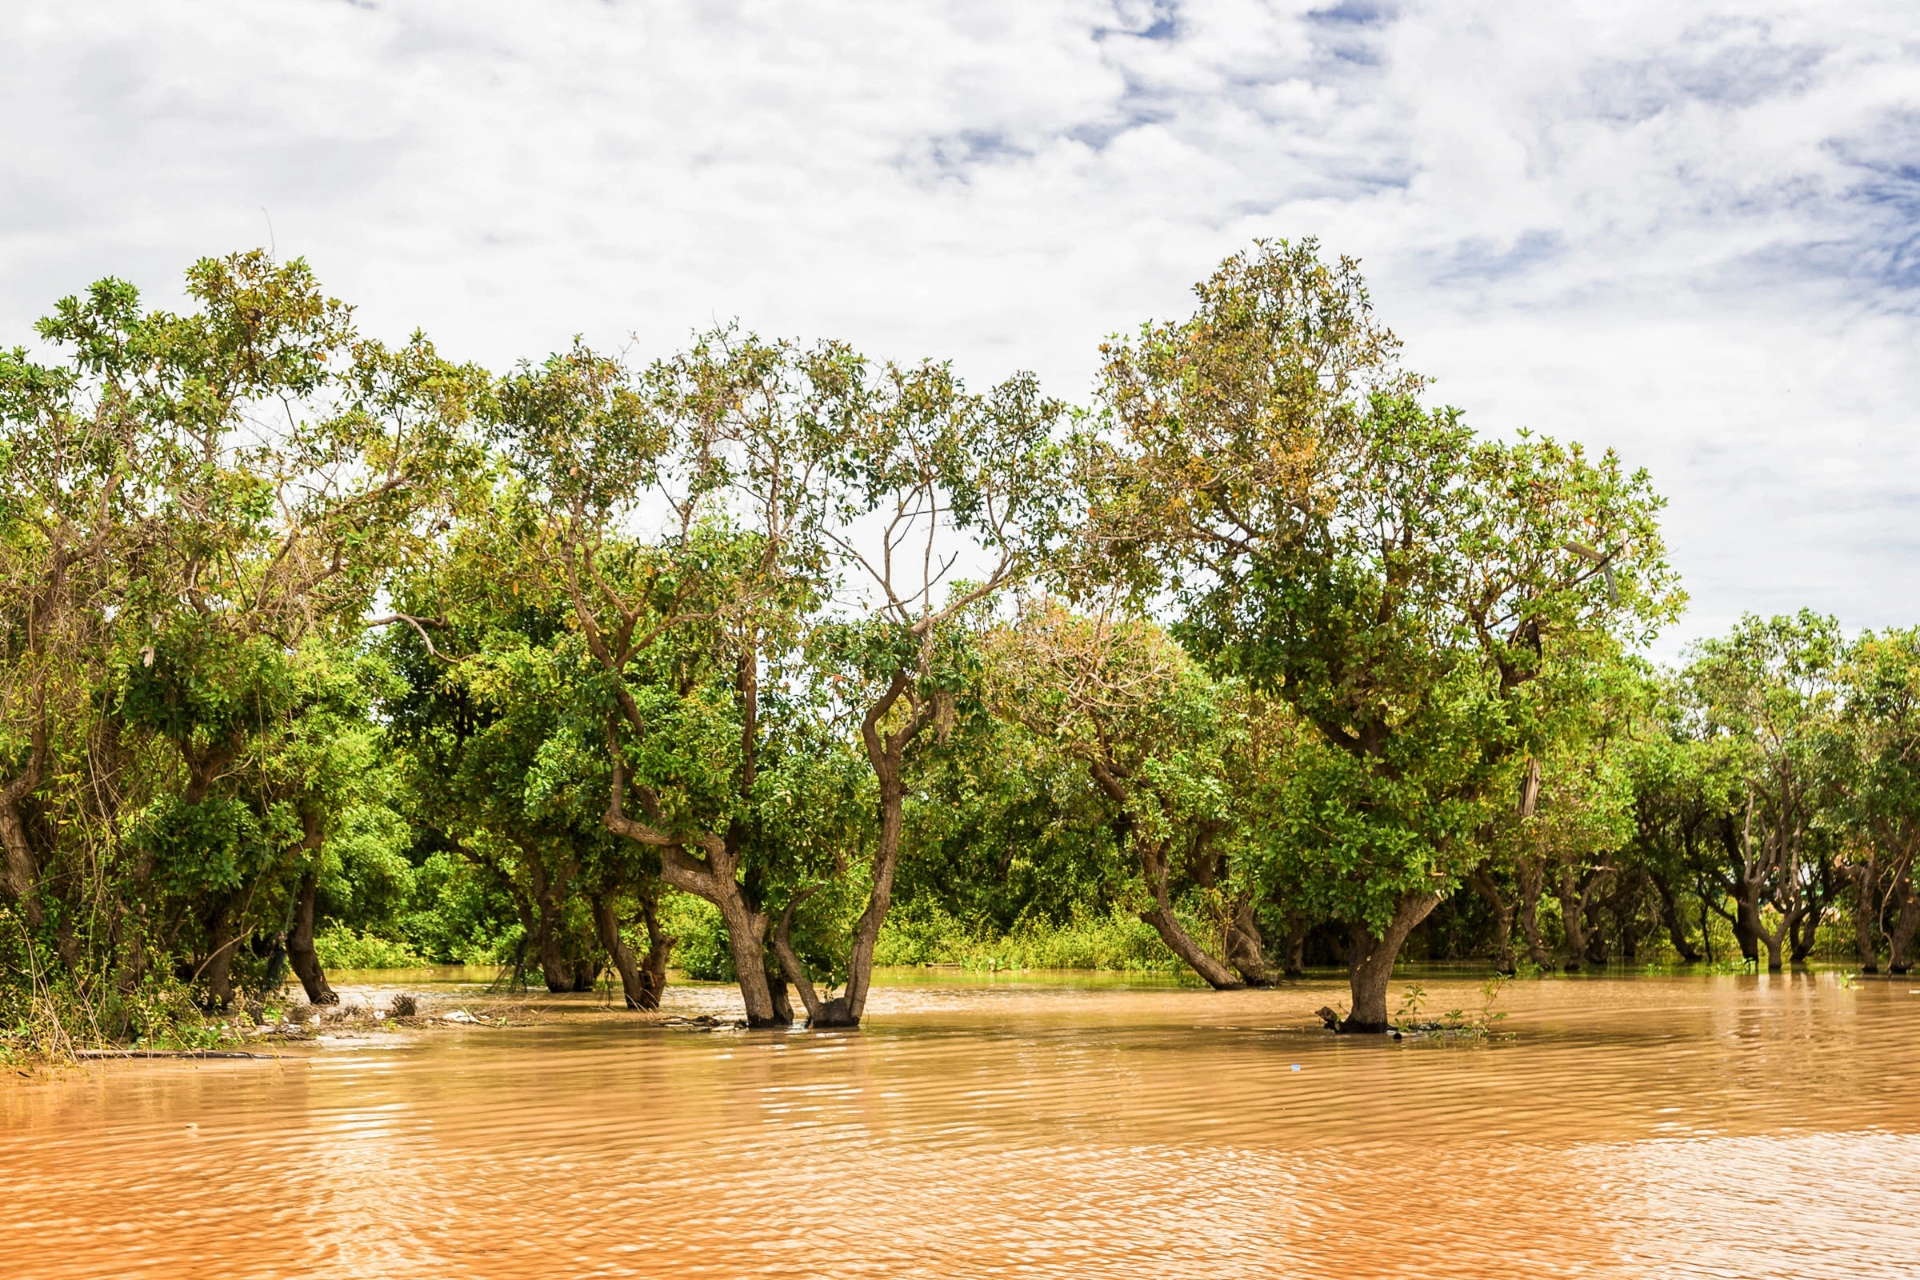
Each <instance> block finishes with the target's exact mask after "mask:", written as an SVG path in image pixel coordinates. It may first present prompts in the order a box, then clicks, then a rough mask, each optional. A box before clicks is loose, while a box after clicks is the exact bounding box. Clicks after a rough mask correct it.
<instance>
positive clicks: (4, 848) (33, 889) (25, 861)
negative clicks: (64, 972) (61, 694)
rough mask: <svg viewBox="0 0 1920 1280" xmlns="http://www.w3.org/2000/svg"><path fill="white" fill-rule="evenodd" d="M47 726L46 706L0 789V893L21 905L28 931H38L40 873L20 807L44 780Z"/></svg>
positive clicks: (45, 772) (39, 918)
mask: <svg viewBox="0 0 1920 1280" xmlns="http://www.w3.org/2000/svg"><path fill="white" fill-rule="evenodd" d="M47 736H48V724H47V715H46V710H45V704H44V702H43V703H42V707H41V712H40V715H39V716H38V718H37V719H36V720H35V721H34V726H33V731H32V737H33V743H32V746H31V747H30V748H29V749H28V754H27V764H26V767H25V768H24V769H22V770H21V771H20V776H19V777H17V778H12V779H10V780H8V782H7V784H6V785H5V786H4V787H0V891H4V892H5V894H6V896H7V897H9V898H11V899H13V901H15V902H17V903H19V904H20V909H21V912H22V914H24V915H25V916H26V919H27V924H28V926H29V927H30V928H34V929H38V928H39V927H40V921H41V919H42V917H41V914H40V901H39V894H38V892H37V890H38V889H39V880H40V870H39V868H38V866H36V865H35V858H34V856H33V845H32V843H31V842H30V841H29V839H28V837H27V824H26V819H25V815H24V814H23V813H22V812H21V805H22V804H23V803H25V801H26V798H27V797H28V796H29V795H32V794H33V793H34V792H35V791H37V790H38V789H39V787H40V784H41V783H42V782H44V781H45V780H46V776H47Z"/></svg>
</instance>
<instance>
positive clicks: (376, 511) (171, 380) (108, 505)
mask: <svg viewBox="0 0 1920 1280" xmlns="http://www.w3.org/2000/svg"><path fill="white" fill-rule="evenodd" d="M187 285H188V293H189V296H190V297H191V298H192V299H193V300H194V301H195V302H196V304H198V308H199V309H198V310H196V311H194V312H191V313H188V314H184V315H172V314H169V313H165V312H160V311H147V310H144V309H143V308H142V307H141V305H140V300H139V296H138V294H137V292H136V291H135V290H134V289H133V288H132V287H131V286H130V285H127V284H125V283H123V282H120V281H115V280H106V281H101V282H100V283H98V284H96V285H95V286H94V287H93V288H92V289H91V290H90V291H89V292H88V293H87V294H86V295H85V297H84V298H82V297H72V298H67V299H63V300H62V301H61V302H60V303H59V304H58V305H57V306H56V308H55V310H54V313H53V314H52V315H51V316H49V317H48V318H47V319H46V320H44V321H42V322H41V324H40V325H39V335H40V337H41V339H42V340H43V341H44V342H46V343H47V344H49V345H51V346H52V347H53V348H55V349H56V350H58V351H61V352H63V353H64V362H63V363H58V364H49V365H40V364H35V363H34V362H32V361H31V360H29V359H28V357H27V356H26V354H25V353H24V352H18V351H17V352H14V353H12V355H11V356H9V357H8V358H7V360H6V361H5V367H4V370H0V375H3V376H0V382H3V383H4V386H5V392H4V397H0V398H3V399H4V405H0V408H4V413H5V418H6V423H7V433H8V434H7V439H8V453H9V458H10V460H17V461H18V464H19V465H17V466H14V465H10V466H9V468H8V480H7V484H8V486H9V489H8V498H7V501H6V504H5V506H6V511H7V520H8V537H7V539H6V545H7V546H8V548H9V552H10V555H9V563H8V571H7V583H8V586H7V590H8V592H9V596H10V598H9V600H8V601H7V604H8V606H9V607H8V609H7V614H8V616H9V617H10V618H12V617H21V618H22V619H23V620H24V621H25V624H26V625H25V626H24V627H23V628H22V629H21V631H20V632H19V633H17V634H18V636H19V642H20V645H21V648H20V653H21V657H22V659H23V660H22V661H20V662H19V663H18V664H15V663H12V662H10V663H9V664H8V680H9V683H10V687H9V689H8V691H7V694H6V697H5V702H6V705H7V708H8V712H9V714H10V715H13V716H15V717H18V718H17V719H16V720H15V721H14V723H16V724H23V725H24V726H25V727H26V732H25V735H24V736H25V738H26V740H27V742H28V743H29V744H30V745H29V747H28V749H27V750H26V752H25V753H24V754H25V758H24V760H23V761H22V762H21V768H20V769H19V770H18V773H17V775H15V776H12V777H10V778H9V780H8V784H7V786H6V787H5V797H6V804H5V805H4V806H0V807H10V808H11V814H10V816H0V834H4V835H5V836H6V837H7V838H8V840H9V845H8V853H9V862H8V868H9V873H8V877H7V879H8V881H9V888H10V889H22V888H24V889H25V892H26V897H25V898H23V899H22V901H25V902H29V905H28V907H27V914H28V915H29V917H35V916H40V915H44V912H42V911H41V907H42V905H44V904H45V902H46V901H47V900H48V899H49V897H51V898H52V899H55V900H59V899H62V898H64V901H63V902H61V903H60V909H59V910H58V911H57V912H55V913H54V914H55V915H56V916H57V919H56V921H55V923H54V928H55V932H56V934H57V935H59V936H60V939H61V941H60V950H61V953H62V957H63V960H64V962H65V963H66V966H67V968H68V970H69V972H70V973H71V975H72V977H73V979H74V981H75V982H76V983H78V984H80V985H81V986H83V987H89V983H90V977H89V975H87V974H85V973H83V972H82V971H81V970H82V969H83V968H86V967H88V966H90V965H91V964H92V962H93V960H95V959H98V958H99V957H101V956H103V955H104V956H110V957H111V965H112V967H113V968H114V970H115V982H114V984H113V985H114V988H115V989H116V990H117V992H118V995H119V996H120V997H122V998H124V997H126V996H129V995H131V994H132V993H133V992H134V990H135V989H136V988H138V987H139V986H140V985H141V984H142V983H143V982H144V981H145V980H146V978H147V975H148V973H149V971H150V960H151V959H152V958H153V955H154V952H155V949H156V948H157V949H158V950H159V951H160V952H164V953H171V954H176V955H179V956H181V957H183V963H184V969H183V972H184V973H185V974H187V975H191V976H192V977H194V978H196V979H197V980H199V981H200V983H201V985H202V988H203V991H204V994H205V998H206V999H207V1001H208V1002H209V1003H210V1004H211V1005H213V1006H216V1007H224V1006H225V1005H226V1004H227V1003H228V1001H229V1000H231V998H232V996H233V988H232V981H231V969H232V966H233V964H234V963H235V961H236V959H237V958H238V957H239V956H240V954H241V951H242V948H243V947H246V946H248V945H249V944H250V943H251V942H253V941H255V940H256V939H257V938H259V937H260V936H262V935H268V936H273V937H275V938H281V935H284V934H287V931H288V929H289V928H291V930H292V932H291V935H290V936H288V937H285V938H283V939H282V943H285V944H290V945H291V946H292V947H293V948H294V952H295V954H294V956H293V958H294V960H295V967H296V970H297V971H299V972H300V975H301V977H302V980H303V982H306V983H307V985H308V991H309V995H310V996H311V997H312V998H313V999H315V1000H325V999H327V998H330V994H331V993H330V992H329V991H328V990H327V989H326V985H325V981H324V977H323V976H321V975H319V971H318V966H317V964H314V963H311V959H312V958H311V956H310V955H307V956H305V957H302V956H301V955H300V954H299V952H298V948H299V946H300V945H301V942H302V939H303V937H304V936H305V935H303V934H302V932H301V929H300V927H299V926H298V924H297V923H295V924H292V925H282V927H281V928H280V930H278V931H276V930H275V929H274V928H273V923H274V922H275V921H288V920H297V919H306V918H310V908H311V896H312V893H313V892H314V880H315V877H314V875H313V874H312V872H313V870H314V868H315V866H316V865H317V862H316V860H317V859H318V858H320V856H321V848H322V846H323V845H324V843H325V841H326V838H327V835H328V826H329V823H330V821H331V819H332V817H333V816H334V815H336V814H337V813H338V812H340V809H339V807H338V806H337V804H335V803H333V802H334V801H336V800H338V799H339V798H340V797H339V794H338V793H337V790H329V788H335V787H336V784H339V785H344V782H343V778H344V775H343V774H342V773H341V771H340V770H339V769H338V768H336V767H333V765H330V764H328V763H327V762H326V761H325V760H324V759H323V758H322V757H323V756H324V754H325V753H321V754H319V755H316V754H315V752H314V750H312V749H310V748H312V747H313V746H314V742H313V740H312V739H310V738H309V736H308V734H307V727H306V725H307V718H308V717H314V716H317V717H320V718H321V719H322V720H325V719H328V718H329V717H334V716H336V715H339V714H348V715H351V714H354V713H352V712H351V711H350V709H349V707H350V704H353V703H355V702H356V700H357V701H358V702H359V703H360V704H362V705H363V704H364V694H363V693H362V692H360V691H359V684H360V682H361V679H362V676H363V675H365V674H366V673H364V672H360V671H359V670H358V668H357V664H356V661H355V659H354V657H353V653H352V651H353V649H354V648H355V646H356V644H357V642H358V636H359V633H360V631H361V629H362V625H363V622H362V620H363V618H364V616H365V613H366V610H367V606H368V604H369V603H370V602H371V601H372V600H373V599H374V598H375V596H376V595H377V594H378V592H379V591H380V589H381V585H382V583H383V582H384V580H385V577H386V575H387V574H388V573H389V572H390V571H391V569H392V568H393V566H394V565H395V564H397V563H399V562H401V561H403V560H404V559H405V558H406V557H407V556H408V555H410V554H411V553H412V552H413V551H414V550H415V549H417V548H418V547H419V546H420V545H421V544H422V543H423V541H424V540H425V539H426V538H427V537H428V536H429V531H430V525H431V520H432V517H431V515H430V512H431V511H432V509H433V508H434V506H435V504H436V502H437V501H438V499H439V497H440V495H441V494H442V493H443V491H444V488H445V485H446V483H447V482H448V481H449V479H450V478H451V477H455V476H457V475H458V474H459V473H460V472H461V470H462V469H463V468H464V467H465V466H467V465H468V464H469V463H470V461H471V459H472V448H471V444H470V442H469V441H468V440H467V439H466V437H465V434H464V430H463V427H464V422H465V411H466V397H467V394H468V393H469V392H470V391H471V389H472V386H473V381H474V380H473V377H472V373H471V371H470V370H464V369H460V368H457V367H455V366H452V365H449V364H448V363H447V362H445V361H443V360H441V359H440V358H439V357H438V356H437V355H436V354H435V353H434V351H433V349H432V347H431V346H430V344H428V343H427V342H426V341H425V339H423V338H421V337H419V336H418V335H416V336H415V337H414V338H413V339H412V340H411V341H410V342H409V343H408V344H407V345H406V346H404V347H402V348H398V349H389V348H387V347H385V346H384V345H382V344H380V343H378V342H374V341H372V340H368V339H364V338H362V337H361V336H360V335H358V334H357V333H356V332H355V331H354V329H353V327H352V323H351V313H350V311H349V310H348V308H346V307H345V305H344V304H342V303H340V302H338V301H336V300H333V299H330V298H328V297H326V296H325V295H324V294H323V293H322V292H321V291H320V289H319V286H318V284H317V282H315V281H314V279H313V277H312V274H311V272H309V271H308V269H307V268H306V266H305V264H304V263H301V262H299V261H294V262H291V263H285V264H281V263H275V262H273V261H272V260H271V259H270V258H268V256H267V255H265V254H264V253H260V252H253V253H244V254H235V255H231V256H229V257H226V258H220V259H204V260H202V261H201V262H199V263H196V264H195V265H194V266H193V267H192V268H191V269H190V270H189V272H188V278H187ZM13 553H17V554H13ZM16 592H17V593H20V594H19V595H18V596H16V595H15V593H16ZM16 600H17V601H18V603H19V605H20V606H21V607H20V610H19V612H18V613H16V611H15V609H14V608H13V606H14V605H15V603H16ZM81 637H84V640H80V638H81ZM76 641H78V642H79V643H78V644H77V645H76V643H75V642H76ZM16 680H18V681H20V682H21V683H19V684H18V685H15V684H14V683H13V682H14V681H16ZM343 699H344V701H343ZM36 722H37V723H36ZM56 723H57V727H56ZM336 763H337V762H336ZM27 784H31V785H27ZM23 804H28V805H30V807H31V808H32V810H33V812H32V813H31V814H28V813H25V812H23V810H22V807H21V806H22V805H23ZM15 836H18V837H19V838H18V839H15V838H14V837H15ZM36 846H37V847H36ZM83 888H84V889H85V890H86V893H85V895H84V903H85V911H84V912H83V910H82V905H83V895H82V893H81V890H82V889H83ZM290 899H292V900H295V902H296V904H297V902H298V901H302V900H303V901H305V903H306V906H307V908H308V910H307V911H306V912H305V913H304V914H303V913H302V912H301V911H300V910H298V909H297V906H289V905H286V904H288V903H289V900H290ZM83 914H84V915H86V916H87V917H88V919H87V920H86V928H85V929H84V930H82V929H81V928H80V927H79V925H80V917H81V916H82V915H83ZM83 935H84V936H83ZM275 945H276V946H278V945H281V943H276V944H275ZM258 958H260V959H265V957H264V956H262V957H258ZM273 963H274V962H269V963H268V964H267V965H266V969H267V970H268V971H271V969H272V967H273ZM89 989H91V990H94V991H96V992H97V991H98V990H100V988H99V987H98V986H97V985H92V986H90V987H89Z"/></svg>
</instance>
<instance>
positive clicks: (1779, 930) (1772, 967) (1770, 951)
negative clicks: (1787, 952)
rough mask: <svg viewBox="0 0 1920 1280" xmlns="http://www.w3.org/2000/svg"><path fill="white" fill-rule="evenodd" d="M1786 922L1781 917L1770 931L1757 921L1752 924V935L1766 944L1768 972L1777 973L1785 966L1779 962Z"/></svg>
mask: <svg viewBox="0 0 1920 1280" xmlns="http://www.w3.org/2000/svg"><path fill="white" fill-rule="evenodd" d="M1756 914H1757V913H1756ZM1787 924H1788V921H1787V920H1786V919H1785V918H1784V917H1782V919H1781V921H1780V923H1779V924H1777V925H1775V926H1774V927H1773V929H1772V931H1771V932H1769V931H1768V930H1767V929H1766V928H1764V927H1762V926H1761V925H1759V924H1758V923H1757V922H1756V924H1755V925H1754V936H1755V937H1757V938H1758V939H1759V940H1760V941H1762V942H1764V943H1766V944H1767V972H1768V973H1779V972H1780V971H1781V970H1782V969H1784V968H1785V967H1786V966H1785V965H1784V964H1782V963H1781V956H1780V944H1781V942H1782V941H1784V940H1785V938H1786V933H1787Z"/></svg>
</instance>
